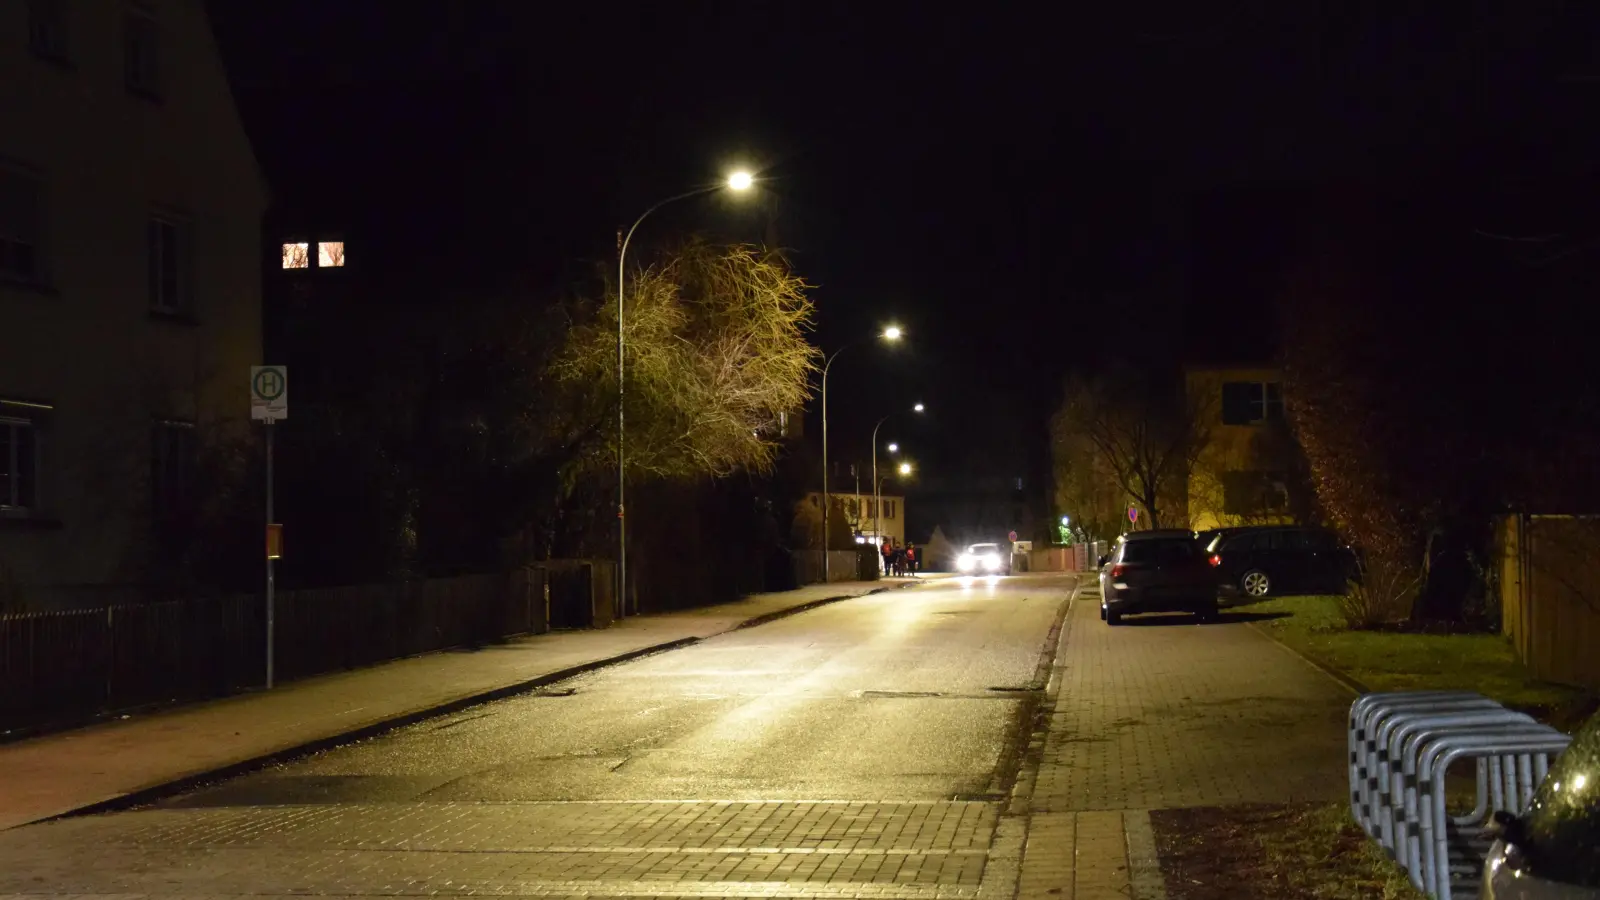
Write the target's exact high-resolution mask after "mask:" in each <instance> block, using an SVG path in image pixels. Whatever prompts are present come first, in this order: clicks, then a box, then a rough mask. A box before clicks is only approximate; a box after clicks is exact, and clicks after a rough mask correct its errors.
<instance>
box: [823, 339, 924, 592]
mask: <svg viewBox="0 0 1600 900" xmlns="http://www.w3.org/2000/svg"><path fill="white" fill-rule="evenodd" d="M904 335H905V332H903V331H901V330H900V326H898V325H890V326H889V327H888V328H885V329H884V330H883V333H882V334H880V335H878V336H879V337H881V338H883V339H884V340H886V341H888V342H889V343H891V344H892V343H894V342H895V341H898V340H900V338H901V337H903V336H904ZM848 347H850V345H849V344H846V345H844V346H843V347H840V348H839V349H837V350H835V351H833V355H832V356H830V357H828V361H827V362H826V363H824V364H823V366H822V580H823V582H824V583H826V582H830V581H832V575H833V566H832V565H831V564H830V563H829V561H828V507H829V506H830V505H831V504H832V502H831V500H830V494H829V491H828V370H829V369H831V368H833V361H834V360H836V359H838V358H839V354H841V353H843V352H844V351H845V350H846V349H847V348H848ZM879 424H882V423H879ZM872 454H873V455H872V458H873V464H872V466H873V468H872V471H873V473H874V474H876V473H877V471H878V468H877V466H878V464H877V458H878V455H877V454H878V432H877V429H873V432H872Z"/></svg>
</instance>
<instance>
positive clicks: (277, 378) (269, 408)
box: [250, 366, 289, 422]
mask: <svg viewBox="0 0 1600 900" xmlns="http://www.w3.org/2000/svg"><path fill="white" fill-rule="evenodd" d="M250 418H252V419H262V420H265V421H268V422H276V421H279V420H282V419H287V418H289V367H288V366H251V367H250Z"/></svg>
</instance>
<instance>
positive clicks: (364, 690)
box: [0, 578, 930, 829]
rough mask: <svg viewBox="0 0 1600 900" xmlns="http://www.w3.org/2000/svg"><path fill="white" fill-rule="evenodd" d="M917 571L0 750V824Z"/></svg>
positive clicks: (336, 680) (398, 668) (415, 661)
mask: <svg viewBox="0 0 1600 900" xmlns="http://www.w3.org/2000/svg"><path fill="white" fill-rule="evenodd" d="M927 580H930V579H928V578H921V579H909V578H890V579H884V580H883V581H878V582H843V583H835V584H828V585H811V586H809V587H804V588H800V589H799V590H794V591H785V592H782V593H775V594H758V595H755V596H752V597H749V598H746V599H744V600H741V601H738V602H735V603H726V604H722V605H719V606H710V607H705V608H702V609H693V610H685V611H682V612H674V613H666V614H662V615H653V616H640V617H637V618H630V619H625V620H623V621H621V622H618V623H617V624H615V625H613V626H612V627H610V628H607V629H604V630H600V631H570V632H560V633H552V634H543V635H537V636H533V637H527V638H521V639H517V640H513V641H510V642H507V643H504V644H495V645H490V646H488V647H485V648H482V649H479V650H471V651H469V650H454V651H451V650H447V651H443V652H439V653H430V654H427V655H425V656H417V657H412V658H409V659H402V660H396V661H394V662H389V663H384V664H382V665H378V666H373V667H371V668H367V669H360V670H357V671H353V672H340V673H336V674H331V675H323V676H318V677H315V678H309V679H306V680H304V681H297V682H292V683H290V684H287V685H283V686H281V687H279V688H277V689H275V690H273V691H262V692H257V693H252V694H244V695H240V696H236V697H229V698H225V699H221V700H216V701H211V702H204V703H197V704H192V705H187V706H182V707H177V708H174V709H170V710H164V711H160V712H156V713H150V714H145V715H139V716H136V717H130V718H125V719H122V720H120V721H113V722H108V723H104V724H99V725H94V726H91V727H88V728H83V729H79V730H76V731H69V732H64V733H61V734H53V735H47V736H42V737H38V738H33V739H31V740H26V741H20V742H18V743H14V744H7V745H0V829H3V828H12V827H15V826H18V825H23V824H26V823H29V822H36V821H39V820H41V819H46V818H50V817H53V816H58V815H63V814H65V813H69V812H73V811H76V810H81V809H84V808H87V807H93V806H96V805H99V804H103V803H109V802H113V801H117V800H119V799H122V798H128V797H130V796H132V795H137V794H139V793H140V792H144V791H149V790H152V789H154V788H158V787H161V786H163V785H168V784H172V783H174V782H180V781H185V780H190V779H194V778H197V777H201V776H205V775H208V774H210V773H217V772H221V771H225V770H227V769H229V768H233V767H237V766H241V765H245V764H248V763H251V762H253V761H259V760H264V759H267V758H270V757H272V756H274V755H277V754H284V753H287V752H291V751H294V750H296V749H297V748H307V747H311V746H315V745H317V744H319V743H322V742H329V741H333V740H337V739H338V738H340V737H342V736H350V735H356V734H360V733H362V732H364V731H368V730H371V729H375V728H382V727H384V726H386V725H387V724H389V723H396V722H399V721H403V720H406V719H408V718H412V717H420V716H423V715H426V714H427V713H429V712H430V711H434V710H442V709H447V708H450V707H454V706H458V705H466V704H469V703H472V702H476V701H477V700H479V699H489V698H490V697H492V696H494V695H496V694H499V693H510V692H513V691H515V690H517V689H519V688H522V687H527V686H532V685H536V684H540V683H545V682H548V681H551V680H557V679H560V678H564V677H568V676H569V675H570V674H575V672H574V670H582V669H584V668H590V667H594V666H596V665H603V664H605V663H607V662H612V661H617V660H619V659H625V658H628V657H631V656H636V655H640V654H642V653H648V652H652V651H654V650H661V649H667V648H670V647H674V646H678V645H681V644H684V643H690V642H693V641H696V640H702V639H705V638H708V637H711V636H713V635H717V634H721V633H723V632H726V631H730V630H732V629H735V628H739V627H741V626H744V625H746V624H750V623H752V621H753V620H757V621H759V620H764V619H766V618H771V617H775V616H779V615H782V614H785V613H787V612H791V611H796V610H798V609H801V608H805V607H808V606H812V605H816V604H819V603H824V602H829V601H830V600H833V599H846V598H849V597H857V596H861V595H864V594H867V593H872V592H875V591H879V590H887V589H890V588H893V587H906V586H910V585H913V584H916V583H920V582H922V581H927Z"/></svg>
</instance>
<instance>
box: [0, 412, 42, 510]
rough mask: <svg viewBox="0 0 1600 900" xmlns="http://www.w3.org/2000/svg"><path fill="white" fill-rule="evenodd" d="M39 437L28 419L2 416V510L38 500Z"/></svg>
mask: <svg viewBox="0 0 1600 900" xmlns="http://www.w3.org/2000/svg"><path fill="white" fill-rule="evenodd" d="M38 481H39V436H38V433H37V431H36V430H35V426H34V423H33V422H32V421H31V420H29V419H10V418H0V510H17V511H27V510H31V509H33V508H34V505H35V504H36V503H37V502H38Z"/></svg>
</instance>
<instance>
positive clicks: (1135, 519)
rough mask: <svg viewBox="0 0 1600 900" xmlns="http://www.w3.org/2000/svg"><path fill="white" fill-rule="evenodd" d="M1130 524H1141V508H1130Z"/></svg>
mask: <svg viewBox="0 0 1600 900" xmlns="http://www.w3.org/2000/svg"><path fill="white" fill-rule="evenodd" d="M1128 524H1129V525H1137V524H1139V507H1137V506H1130V507H1128Z"/></svg>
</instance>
